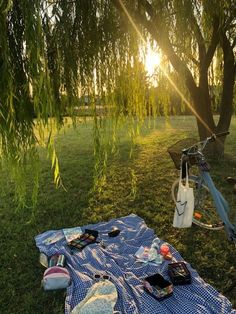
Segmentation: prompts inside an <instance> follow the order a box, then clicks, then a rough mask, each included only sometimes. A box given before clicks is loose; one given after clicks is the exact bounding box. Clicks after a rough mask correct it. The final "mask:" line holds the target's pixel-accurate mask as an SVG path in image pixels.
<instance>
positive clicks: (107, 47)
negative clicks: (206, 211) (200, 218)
mask: <svg viewBox="0 0 236 314" xmlns="http://www.w3.org/2000/svg"><path fill="white" fill-rule="evenodd" d="M234 17H235V5H234V1H233V0H232V1H231V0H204V1H200V0H192V1H189V0H156V1H155V0H152V1H151V0H149V1H147V0H76V1H73V0H34V1H31V0H21V1H18V0H2V1H0V138H1V146H0V149H1V151H0V153H1V160H2V161H3V162H5V163H6V164H10V165H11V167H10V170H12V172H13V174H14V176H15V178H17V177H18V178H20V179H19V180H21V177H22V175H23V174H24V171H22V170H20V169H24V168H22V166H25V165H26V164H27V161H28V159H30V160H32V159H33V160H35V161H37V145H38V144H39V143H45V138H44V137H45V134H44V132H45V129H47V128H49V131H48V130H47V132H49V134H51V130H52V127H53V126H56V127H57V128H60V126H61V125H62V124H63V115H64V114H65V112H66V113H67V114H71V115H73V112H74V110H73V107H74V106H75V105H77V100H78V97H80V96H81V95H87V94H90V95H91V97H92V98H93V95H96V94H98V95H99V96H100V97H101V99H103V100H104V103H105V104H106V106H107V107H109V105H110V109H109V110H108V111H109V113H110V115H111V116H113V117H114V118H115V120H116V121H117V119H118V118H119V117H120V116H122V115H124V110H123V109H122V103H124V102H122V101H121V102H119V103H118V104H117V102H116V101H115V100H116V99H117V98H116V97H114V94H115V90H116V89H117V86H122V85H124V84H120V83H119V82H120V78H121V77H122V75H123V73H129V71H130V72H132V75H133V73H136V74H137V76H136V78H137V79H136V83H134V81H133V79H132V82H131V83H130V88H127V86H125V88H126V90H128V91H129V93H128V97H127V95H126V96H125V97H126V101H125V106H126V109H125V112H126V115H128V116H133V117H136V118H137V117H142V118H143V117H145V115H147V113H148V112H156V108H155V104H154V102H153V103H152V106H153V109H152V110H150V108H149V110H146V103H145V97H146V96H145V95H144V94H145V93H146V91H145V89H144V88H143V87H142V80H139V77H138V76H139V71H138V69H139V66H140V48H142V47H143V46H144V45H145V41H146V38H148V42H149V43H151V44H153V45H155V46H156V45H157V46H158V47H159V49H161V51H162V54H163V55H165V56H166V58H167V60H168V61H169V63H170V64H171V69H170V71H171V72H172V71H175V73H176V74H177V76H176V74H175V77H177V80H178V82H182V83H183V84H184V85H185V88H186V90H187V91H188V94H189V96H190V98H191V103H192V104H193V107H192V111H193V113H194V114H195V116H196V118H197V124H198V130H199V135H200V138H203V137H205V136H206V135H208V134H209V133H211V132H221V131H225V130H227V129H228V128H229V126H230V120H231V116H232V110H233V89H234V79H235V50H234V48H235V42H236V41H235V24H234V23H235V18H234ZM163 71H164V72H165V70H164V69H163ZM128 77H129V76H128ZM167 78H168V79H169V81H170V82H171V84H172V85H173V88H176V87H175V86H176V84H175V82H173V80H172V79H170V76H169V75H167ZM128 82H129V80H128ZM128 84H129V83H128ZM216 90H217V91H218V94H217V95H218V96H219V97H218V98H214V99H217V101H219V103H220V105H219V106H220V118H219V121H218V123H217V124H216V123H215V122H214V119H213V114H212V100H213V97H212V96H213V94H212V92H214V91H216ZM181 93H183V91H181ZM120 94H122V93H120ZM186 97H188V96H186ZM186 97H185V98H184V99H185V101H186V103H188V100H187V98H186ZM65 99H66V101H65ZM94 99H95V97H94ZM149 103H150V102H149ZM94 104H95V102H94ZM93 108H94V112H95V111H96V106H95V105H94V106H93ZM52 118H53V119H52ZM94 119H95V150H96V152H97V153H99V152H101V150H100V145H101V139H100V138H99V134H100V133H101V132H100V131H99V130H98V127H99V125H102V126H104V127H107V124H106V123H104V124H98V120H97V119H98V118H97V115H96V112H95V114H94ZM113 131H114V130H113ZM131 133H132V132H131ZM46 146H47V147H48V149H49V153H50V156H51V158H52V165H53V168H54V176H55V182H56V183H57V184H58V183H59V181H60V176H59V172H58V160H57V158H56V154H55V151H54V149H53V143H52V137H51V136H50V135H49V137H48V139H47V142H46ZM221 150H222V148H221ZM97 155H99V154H97ZM100 157H101V156H100ZM36 169H37V162H36V163H35V166H34V173H35V178H36V179H35V180H36V181H37V171H36ZM18 186H19V187H20V190H19V195H21V194H22V193H23V192H22V190H21V189H22V187H21V185H20V184H18Z"/></svg>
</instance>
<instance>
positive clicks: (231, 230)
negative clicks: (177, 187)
mask: <svg viewBox="0 0 236 314" xmlns="http://www.w3.org/2000/svg"><path fill="white" fill-rule="evenodd" d="M191 177H192V178H194V179H195V180H196V181H197V182H199V183H200V184H202V183H203V182H204V184H205V185H206V186H207V187H208V188H209V191H210V193H211V196H212V198H213V200H214V204H215V208H216V210H217V213H218V215H219V216H220V218H221V220H222V221H223V222H224V227H225V230H226V232H227V234H228V237H229V240H230V241H233V242H236V232H235V230H236V228H235V226H234V225H233V224H232V223H231V222H230V220H229V217H228V213H229V205H228V202H227V201H226V200H225V199H224V197H223V195H222V194H221V193H220V191H218V190H217V188H216V187H215V184H214V182H213V180H212V178H211V176H210V174H209V172H208V171H200V175H199V177H196V176H191Z"/></svg>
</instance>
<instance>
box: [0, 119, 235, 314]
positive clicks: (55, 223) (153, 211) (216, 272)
mask: <svg viewBox="0 0 236 314" xmlns="http://www.w3.org/2000/svg"><path fill="white" fill-rule="evenodd" d="M68 122H69V123H68V125H67V126H66V127H65V130H61V132H60V133H59V134H57V137H56V147H57V151H58V157H59V160H60V167H61V177H62V180H63V184H64V186H65V188H66V191H65V190H64V189H55V187H54V184H53V174H52V172H51V170H50V168H51V164H50V160H48V159H47V158H46V153H45V152H44V151H41V166H42V170H41V178H40V193H39V200H38V205H37V208H36V212H35V219H34V220H32V221H31V222H29V219H30V217H31V212H30V209H24V210H21V211H20V212H17V213H15V208H16V204H15V203H14V200H13V190H12V186H11V185H9V187H7V186H6V188H5V194H4V195H2V197H1V201H0V221H1V222H0V223H1V228H0V235H1V243H0V246H1V270H0V278H1V280H0V287H1V295H0V312H1V313H4V314H5V313H9V314H10V313H11V314H12V313H17V314H18V313H30V314H31V313H40V314H41V313H50V314H51V313H62V312H63V307H64V297H65V293H64V292H57V293H45V292H44V291H43V290H42V289H41V287H40V281H41V278H42V274H43V269H42V268H41V267H40V266H39V263H38V250H37V248H36V247H35V243H34V236H35V235H37V234H39V233H41V232H43V231H46V230H49V229H60V228H62V227H72V226H78V225H84V224H87V223H95V222H98V221H105V220H109V219H111V218H114V217H120V216H124V215H128V214H130V213H136V214H138V215H139V216H140V217H142V218H143V219H145V221H146V223H147V224H148V226H150V227H151V228H154V230H155V232H156V234H157V235H158V236H159V237H161V238H163V239H165V240H166V241H168V242H170V243H171V244H172V245H174V246H175V247H176V248H177V249H178V250H179V251H180V253H181V254H182V255H183V257H184V258H185V259H186V260H187V261H189V262H190V263H191V264H192V266H193V267H194V268H196V269H197V271H198V272H199V274H200V275H201V276H202V277H203V279H205V280H206V281H207V282H208V283H210V284H212V285H213V286H214V287H215V288H217V289H218V290H219V291H221V292H223V293H224V294H225V295H226V296H227V297H228V298H229V299H230V300H231V301H232V302H233V303H234V306H235V307H236V297H235V296H236V289H235V288H234V289H232V290H231V291H229V292H225V291H226V290H227V289H228V287H230V285H231V284H232V283H233V282H236V268H235V262H234V261H235V259H236V250H235V248H234V247H232V246H231V245H230V244H229V243H228V241H227V238H226V235H225V233H224V231H220V232H211V231H207V230H203V229H200V228H198V227H195V226H194V227H192V228H191V229H188V230H177V229H174V228H173V227H172V220H173V212H174V205H173V202H172V200H171V198H170V189H171V183H172V182H173V180H174V179H175V178H176V177H177V176H178V173H177V171H176V170H175V168H174V165H173V163H172V161H171V159H170V157H169V155H168V153H167V152H166V149H167V147H169V146H170V145H172V144H173V143H175V142H176V141H177V140H179V139H182V138H184V137H189V136H190V137H194V136H197V128H196V122H195V119H194V118H193V117H191V116H188V117H174V118H172V117H171V118H169V119H167V120H166V119H165V118H158V119H157V120H156V122H155V128H154V127H152V126H153V125H154V123H153V120H151V121H150V123H149V126H150V128H148V123H147V124H145V126H144V127H142V128H141V130H140V136H139V137H138V138H137V140H136V141H135V146H134V153H133V156H132V158H131V159H130V158H129V150H130V142H129V137H128V135H127V132H126V128H125V127H124V128H123V129H121V130H120V133H119V134H120V136H119V138H120V142H119V154H116V155H114V156H113V157H111V158H109V160H108V169H107V179H106V182H105V183H104V186H103V189H102V192H101V193H98V192H96V191H93V189H92V188H93V172H94V171H93V163H94V155H93V130H92V121H91V120H89V121H87V122H86V123H85V122H81V123H80V124H78V127H77V128H76V129H73V128H72V127H71V123H70V121H68ZM230 131H231V135H230V136H229V137H228V139H227V141H226V157H225V159H224V160H223V161H222V162H220V163H216V164H212V176H213V178H214V180H215V182H216V184H217V186H218V187H219V189H220V190H222V191H223V194H224V195H225V196H226V198H227V199H229V200H230V202H231V203H232V205H233V207H234V208H236V206H235V203H236V197H235V196H233V194H232V189H231V187H230V186H228V185H227V184H226V183H225V181H224V178H225V177H226V176H227V175H235V176H236V157H235V156H236V153H235V152H236V141H235V137H236V119H235V118H234V119H233V121H232V126H231V130H230ZM134 174H135V177H134ZM134 181H136V185H135V186H134ZM4 182H5V180H4V177H3V176H1V185H4V184H5V183H4ZM206 239H207V241H206ZM19 305H20V306H19Z"/></svg>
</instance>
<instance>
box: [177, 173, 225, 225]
mask: <svg viewBox="0 0 236 314" xmlns="http://www.w3.org/2000/svg"><path fill="white" fill-rule="evenodd" d="M183 182H184V184H185V180H183ZM178 187H179V180H178V179H177V180H176V181H174V183H173V185H172V190H171V194H172V198H173V200H174V202H176V198H177V192H178ZM189 187H191V188H193V193H194V213H193V223H194V224H196V225H198V226H200V227H202V228H205V229H210V230H220V229H222V228H223V227H224V223H223V222H222V221H221V220H220V218H219V216H218V214H217V211H216V208H215V206H214V201H213V199H212V196H211V193H210V191H209V189H208V187H207V186H205V185H204V184H201V185H200V184H199V183H198V182H197V180H196V177H191V176H190V177H189Z"/></svg>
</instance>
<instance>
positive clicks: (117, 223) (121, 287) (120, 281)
mask: <svg viewBox="0 0 236 314" xmlns="http://www.w3.org/2000/svg"><path fill="white" fill-rule="evenodd" d="M80 227H81V228H82V230H84V229H85V228H88V229H93V230H97V231H98V232H99V238H98V240H103V243H104V245H105V247H104V246H102V245H101V244H99V243H94V244H90V245H88V246H86V247H85V248H84V249H83V250H82V251H81V252H79V251H77V252H76V253H74V254H71V251H70V249H69V247H68V246H67V245H66V239H65V237H64V233H63V230H51V231H46V232H44V233H42V234H40V235H38V236H36V237H35V241H36V245H37V247H38V248H39V250H40V252H43V253H45V254H46V255H47V256H52V255H54V254H64V255H65V256H66V267H67V269H68V270H69V272H70V275H71V278H72V283H71V285H70V286H69V287H68V288H67V294H66V299H65V313H66V314H67V313H70V312H71V311H72V310H73V308H74V307H75V306H76V305H77V304H78V303H79V302H81V301H82V300H83V299H84V298H85V296H86V294H87V291H88V290H89V288H91V287H92V286H93V285H94V284H95V280H94V274H108V275H109V276H110V280H111V282H112V283H114V284H115V286H116V289H117V292H118V299H117V302H116V305H115V310H116V311H118V312H119V313H124V314H131V313H132V314H150V313H152V314H156V313H158V314H169V313H176V314H183V313H184V314H193V313H201V314H205V313H215V314H220V313H235V314H236V310H234V309H233V308H232V304H231V303H230V301H229V300H228V299H227V298H226V297H224V296H223V295H222V294H220V293H219V292H218V291H216V290H215V289H214V288H213V287H212V286H211V285H209V284H207V283H206V282H205V281H204V280H203V279H202V278H201V277H200V276H199V275H198V273H197V271H196V270H194V269H193V268H192V267H191V265H189V264H187V266H188V269H189V270H190V272H191V276H192V284H190V285H181V286H174V293H173V295H172V296H170V297H168V298H166V299H164V300H162V301H158V300H156V299H154V298H153V297H152V296H151V295H149V294H148V293H147V292H145V290H143V286H142V279H143V278H145V277H147V276H149V275H152V274H155V273H157V272H159V273H161V274H162V275H163V276H164V277H165V278H166V279H168V275H167V267H168V263H169V261H164V262H163V263H162V264H161V265H155V264H154V263H140V262H139V261H137V259H136V258H135V256H134V254H135V253H136V252H137V250H138V249H139V247H140V246H141V245H142V246H150V245H151V243H152V241H153V239H154V238H155V237H156V236H155V234H154V231H153V230H152V229H150V228H148V227H147V225H146V224H145V222H144V220H143V219H141V218H140V217H138V216H137V215H134V214H131V215H129V216H126V217H121V218H118V219H112V220H110V221H109V222H100V223H97V224H93V225H87V226H80ZM112 227H117V228H119V229H120V230H121V232H120V234H119V235H118V236H117V237H114V238H112V237H109V236H108V235H107V232H108V231H110V230H111V229H112ZM170 250H171V253H172V255H173V257H174V258H175V259H176V260H177V261H183V258H182V257H181V255H180V254H179V252H178V251H176V250H175V249H174V248H173V247H172V246H171V245H170ZM101 313H103V312H102V311H101ZM104 314H105V313H104Z"/></svg>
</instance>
